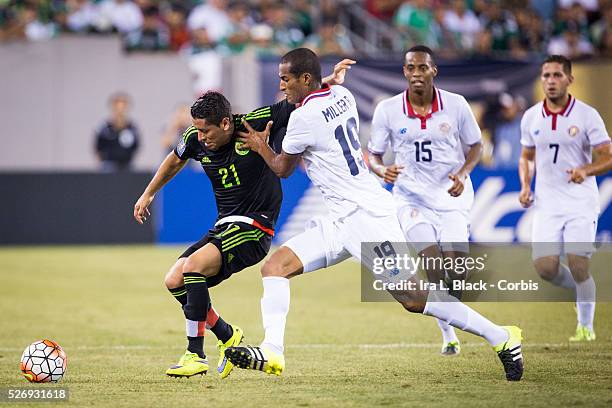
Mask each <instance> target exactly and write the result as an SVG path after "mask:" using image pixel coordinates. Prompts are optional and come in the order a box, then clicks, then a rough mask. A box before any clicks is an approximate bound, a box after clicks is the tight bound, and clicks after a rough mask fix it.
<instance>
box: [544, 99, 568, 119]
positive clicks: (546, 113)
mask: <svg viewBox="0 0 612 408" xmlns="http://www.w3.org/2000/svg"><path fill="white" fill-rule="evenodd" d="M575 103H576V98H574V97H573V96H572V94H569V98H568V99H567V103H566V104H565V106H564V107H563V109H561V110H560V111H559V112H551V111H550V109H548V106H547V105H546V98H544V102H543V103H542V116H543V117H546V116H551V115H552V116H556V115H561V116H565V117H568V116H569V114H570V112H571V111H572V109H574V104H575Z"/></svg>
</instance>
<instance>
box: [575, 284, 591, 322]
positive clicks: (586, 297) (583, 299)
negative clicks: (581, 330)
mask: <svg viewBox="0 0 612 408" xmlns="http://www.w3.org/2000/svg"><path fill="white" fill-rule="evenodd" d="M576 308H577V309H578V324H579V325H581V326H584V327H587V328H588V329H590V330H593V319H594V318H595V281H594V280H593V277H592V276H589V279H587V280H585V281H584V282H576Z"/></svg>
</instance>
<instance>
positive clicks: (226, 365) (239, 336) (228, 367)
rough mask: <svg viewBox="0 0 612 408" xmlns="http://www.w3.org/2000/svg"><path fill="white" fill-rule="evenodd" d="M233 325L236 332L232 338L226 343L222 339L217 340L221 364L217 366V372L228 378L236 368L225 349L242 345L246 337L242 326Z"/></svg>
mask: <svg viewBox="0 0 612 408" xmlns="http://www.w3.org/2000/svg"><path fill="white" fill-rule="evenodd" d="M231 327H232V330H233V332H234V333H233V334H232V337H230V339H229V340H228V341H226V342H225V343H223V342H221V340H219V341H218V342H217V349H218V350H219V366H218V367H217V372H218V373H219V375H220V376H221V378H226V377H227V376H228V375H230V373H231V372H232V370H233V369H234V364H232V362H231V361H229V359H228V358H227V357H226V356H225V350H226V349H227V348H228V347H235V346H238V345H240V343H242V340H243V339H244V333H243V332H242V329H241V328H240V327H238V326H231Z"/></svg>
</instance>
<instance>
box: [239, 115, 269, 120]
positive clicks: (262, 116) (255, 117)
mask: <svg viewBox="0 0 612 408" xmlns="http://www.w3.org/2000/svg"><path fill="white" fill-rule="evenodd" d="M270 117H272V114H271V113H261V114H259V115H253V116H249V115H246V116H245V117H244V119H246V120H251V119H263V118H270Z"/></svg>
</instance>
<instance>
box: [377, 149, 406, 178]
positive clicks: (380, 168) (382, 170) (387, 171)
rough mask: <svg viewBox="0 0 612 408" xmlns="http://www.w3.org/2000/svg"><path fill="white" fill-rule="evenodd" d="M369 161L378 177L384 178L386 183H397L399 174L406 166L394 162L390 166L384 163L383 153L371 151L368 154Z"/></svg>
mask: <svg viewBox="0 0 612 408" xmlns="http://www.w3.org/2000/svg"><path fill="white" fill-rule="evenodd" d="M368 162H369V163H370V168H371V169H372V171H373V172H374V174H376V175H377V176H378V177H380V178H382V179H383V180H384V181H385V183H395V180H397V176H399V174H400V173H401V172H402V169H403V168H404V166H399V165H397V164H392V165H390V166H385V165H384V164H383V159H382V155H381V154H376V153H372V152H370V154H369V155H368Z"/></svg>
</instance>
